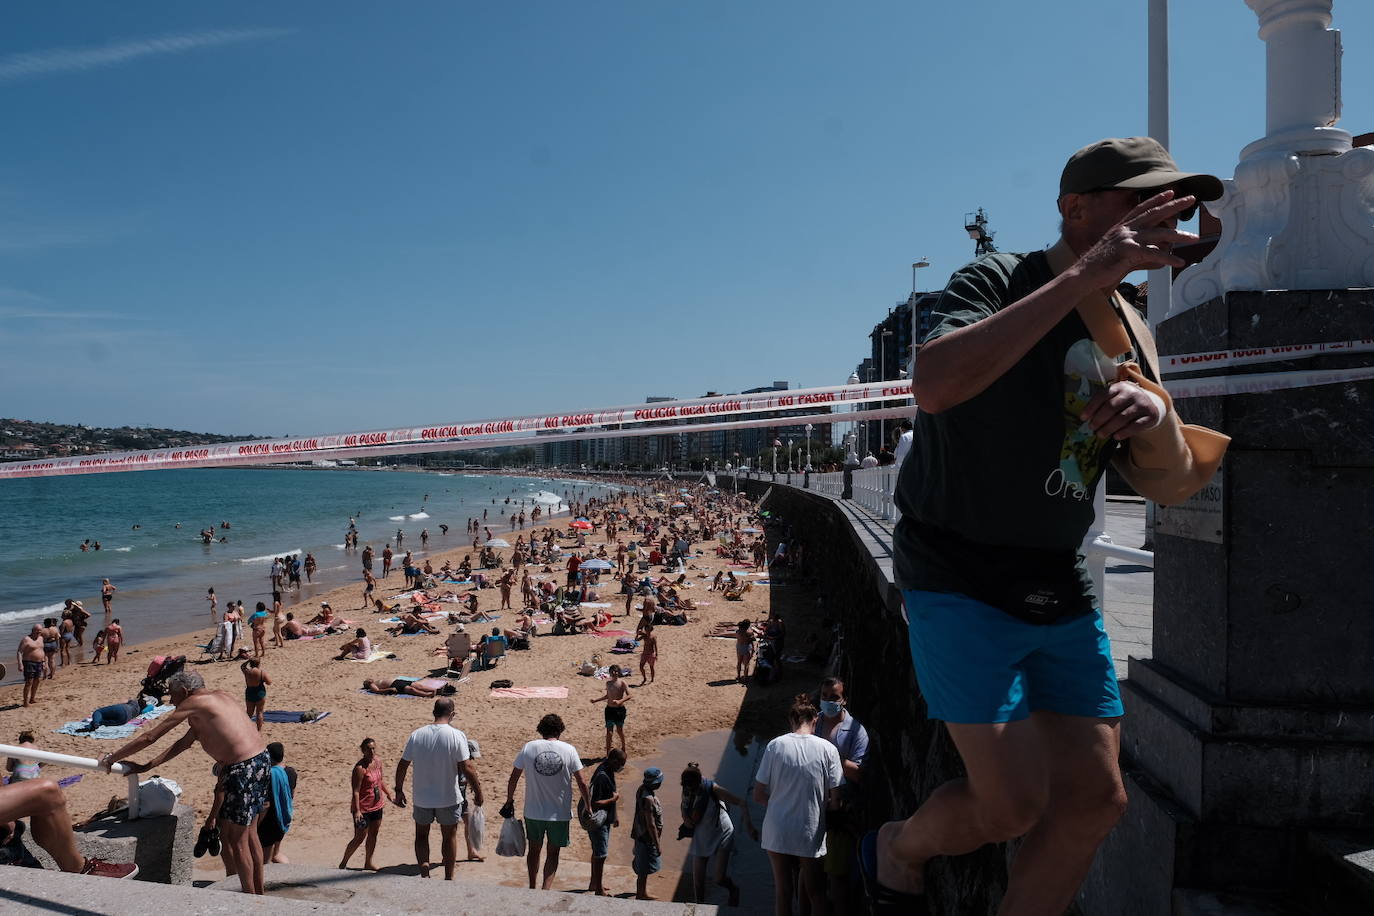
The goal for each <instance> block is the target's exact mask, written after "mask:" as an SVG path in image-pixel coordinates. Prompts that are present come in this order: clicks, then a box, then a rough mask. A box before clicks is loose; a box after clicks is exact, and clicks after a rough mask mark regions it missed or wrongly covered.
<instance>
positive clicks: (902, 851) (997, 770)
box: [877, 719, 1048, 894]
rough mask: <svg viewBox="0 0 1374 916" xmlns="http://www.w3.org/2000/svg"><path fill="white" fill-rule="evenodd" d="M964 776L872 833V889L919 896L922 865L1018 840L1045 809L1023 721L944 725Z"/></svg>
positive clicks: (1031, 729) (1038, 765) (1034, 751)
mask: <svg viewBox="0 0 1374 916" xmlns="http://www.w3.org/2000/svg"><path fill="white" fill-rule="evenodd" d="M946 728H948V729H949V734H950V737H951V738H953V739H954V744H955V746H956V747H957V748H958V749H959V756H960V757H961V758H963V761H964V767H965V769H966V770H967V772H968V777H967V778H966V779H954V780H950V781H949V782H947V783H945V784H944V785H942V786H940V787H939V788H938V789H936V790H935V791H934V792H933V793H931V796H930V797H929V798H928V799H926V801H925V803H924V804H923V805H921V807H919V808H917V809H916V812H915V813H914V814H912V815H911V817H909V818H907V819H906V820H905V821H889V822H888V823H886V824H884V825H883V826H882V828H881V829H880V830H879V831H878V863H877V864H878V871H877V878H878V883H879V884H881V885H882V886H883V887H886V888H888V889H890V890H894V891H899V892H902V893H911V894H919V893H920V892H921V891H922V890H923V889H924V887H925V864H926V862H927V861H929V860H930V859H931V858H933V857H934V856H958V855H964V854H965V853H969V852H972V851H973V850H975V849H977V848H978V847H980V846H982V845H984V844H985V843H998V842H1002V841H1004V840H1009V839H1012V838H1013V837H1018V836H1021V835H1022V834H1024V833H1025V832H1026V831H1028V830H1030V828H1031V827H1032V826H1033V825H1034V824H1035V822H1036V821H1037V820H1038V819H1039V818H1040V815H1041V813H1042V812H1043V811H1044V810H1045V805H1046V803H1047V796H1048V791H1047V780H1046V776H1045V769H1044V763H1043V760H1042V756H1041V746H1040V737H1039V735H1038V733H1037V731H1036V728H1035V726H1034V724H1033V723H1032V722H1031V721H1030V720H1028V719H1027V720H1022V721H1020V722H1006V723H989V724H976V725H964V724H956V723H946Z"/></svg>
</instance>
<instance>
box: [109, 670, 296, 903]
mask: <svg viewBox="0 0 1374 916" xmlns="http://www.w3.org/2000/svg"><path fill="white" fill-rule="evenodd" d="M167 688H168V690H169V692H170V696H171V700H172V705H173V706H175V707H176V708H175V709H174V710H172V711H171V712H170V713H167V714H166V715H164V716H162V717H161V718H159V719H158V720H157V721H156V722H155V723H154V724H151V725H148V726H144V728H142V729H140V731H141V732H143V733H142V734H140V735H139V736H138V737H136V738H134V739H133V740H132V741H130V742H129V743H128V744H125V745H124V746H123V747H121V748H119V749H118V750H116V751H114V752H113V753H109V754H106V755H105V756H104V757H101V758H100V765H101V767H102V768H103V769H105V770H106V771H108V770H109V768H110V767H111V766H112V765H113V764H116V763H119V762H120V761H125V760H127V759H128V758H129V757H131V756H133V755H134V754H137V753H139V752H140V751H142V750H144V749H146V748H149V747H152V746H153V745H154V744H156V743H157V742H158V741H159V740H161V739H162V737H163V736H165V735H167V734H168V733H170V732H171V731H172V730H173V729H175V728H176V727H177V726H179V725H181V724H182V723H185V724H186V725H187V729H186V731H185V733H183V734H182V736H181V737H180V738H178V739H177V740H176V741H175V742H173V743H172V744H171V745H170V746H169V747H168V748H167V749H166V750H164V751H163V752H162V753H161V754H158V755H157V756H156V757H154V758H153V759H152V760H149V761H148V762H147V763H143V764H137V763H132V762H129V763H127V766H129V767H130V769H131V770H133V771H134V772H137V773H144V772H147V771H148V770H150V769H153V768H154V767H158V766H161V765H162V764H163V763H165V762H166V761H168V760H171V759H172V758H173V757H176V756H177V755H178V754H180V753H181V752H182V751H185V750H186V749H187V748H189V747H190V746H191V745H192V744H195V743H196V742H197V741H199V742H200V745H201V747H203V748H204V749H205V753H207V754H209V755H210V758H211V759H212V760H214V761H215V762H216V763H218V764H219V765H220V766H219V771H220V772H219V782H218V784H217V786H216V792H223V796H224V800H223V802H222V803H221V805H220V809H219V818H218V824H219V827H220V830H221V832H222V833H223V835H224V843H225V847H226V848H231V849H233V859H234V861H235V862H236V863H238V876H239V883H240V885H241V886H242V888H243V892H244V893H245V894H261V893H262V892H263V887H262V864H263V860H262V844H261V843H260V842H259V840H258V832H257V829H256V827H257V820H258V815H259V814H261V813H262V809H263V807H264V806H265V805H266V804H267V796H268V793H269V792H270V791H271V788H272V778H271V773H270V770H271V758H270V757H269V755H268V753H267V746H266V745H265V744H264V743H263V740H262V734H261V733H260V732H259V731H258V730H257V729H256V728H254V727H253V723H252V722H251V721H250V720H249V719H248V716H246V715H245V714H244V711H243V707H242V706H240V705H239V703H238V701H237V700H236V699H234V698H233V697H231V696H230V695H229V694H227V693H225V692H224V691H222V690H210V689H208V688H207V687H206V686H205V681H204V679H203V678H201V676H200V675H199V674H197V673H196V672H194V671H185V670H182V671H178V672H177V673H176V674H174V675H172V676H171V677H170V678H169V679H168V680H167Z"/></svg>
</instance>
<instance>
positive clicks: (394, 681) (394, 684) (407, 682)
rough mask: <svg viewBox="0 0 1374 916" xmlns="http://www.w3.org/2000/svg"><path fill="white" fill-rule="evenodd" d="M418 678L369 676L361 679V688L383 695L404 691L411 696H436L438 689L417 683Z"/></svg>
mask: <svg viewBox="0 0 1374 916" xmlns="http://www.w3.org/2000/svg"><path fill="white" fill-rule="evenodd" d="M418 680H419V678H414V677H378V678H371V677H370V678H367V679H366V680H364V681H363V689H364V690H366V691H367V692H368V693H377V694H383V695H385V694H389V693H404V694H409V695H410V696H413V697H433V696H438V694H439V691H437V690H431V689H430V688H428V687H421V686H419V685H417V684H416V683H415V682H416V681H418Z"/></svg>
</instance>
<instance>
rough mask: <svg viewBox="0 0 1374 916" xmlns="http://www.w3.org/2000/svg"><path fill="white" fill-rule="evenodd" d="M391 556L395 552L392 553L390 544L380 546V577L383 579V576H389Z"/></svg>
mask: <svg viewBox="0 0 1374 916" xmlns="http://www.w3.org/2000/svg"><path fill="white" fill-rule="evenodd" d="M393 556H395V554H393V553H392V552H391V545H390V544H387V545H386V546H385V547H383V548H382V578H383V579H385V578H387V577H389V576H390V575H391V558H392V557H393Z"/></svg>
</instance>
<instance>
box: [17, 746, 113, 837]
mask: <svg viewBox="0 0 1374 916" xmlns="http://www.w3.org/2000/svg"><path fill="white" fill-rule="evenodd" d="M0 757H15V758H18V759H21V760H34V761H37V762H38V763H48V764H54V765H56V766H64V767H76V768H77V769H81V770H95V771H96V772H97V773H104V772H110V773H113V774H115V775H116V776H124V777H125V778H126V779H127V781H128V792H129V820H134V819H135V818H137V817H138V774H137V773H134V772H130V770H129V768H128V767H126V766H125V765H124V764H122V763H116V764H115V765H114V766H112V767H110V769H109V770H108V771H106V770H103V769H101V767H100V761H99V760H96V759H95V758H93V757H73V756H72V755H70V754H55V753H53V752H52V751H40V750H39V749H38V748H35V747H16V746H14V745H10V744H0Z"/></svg>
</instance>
